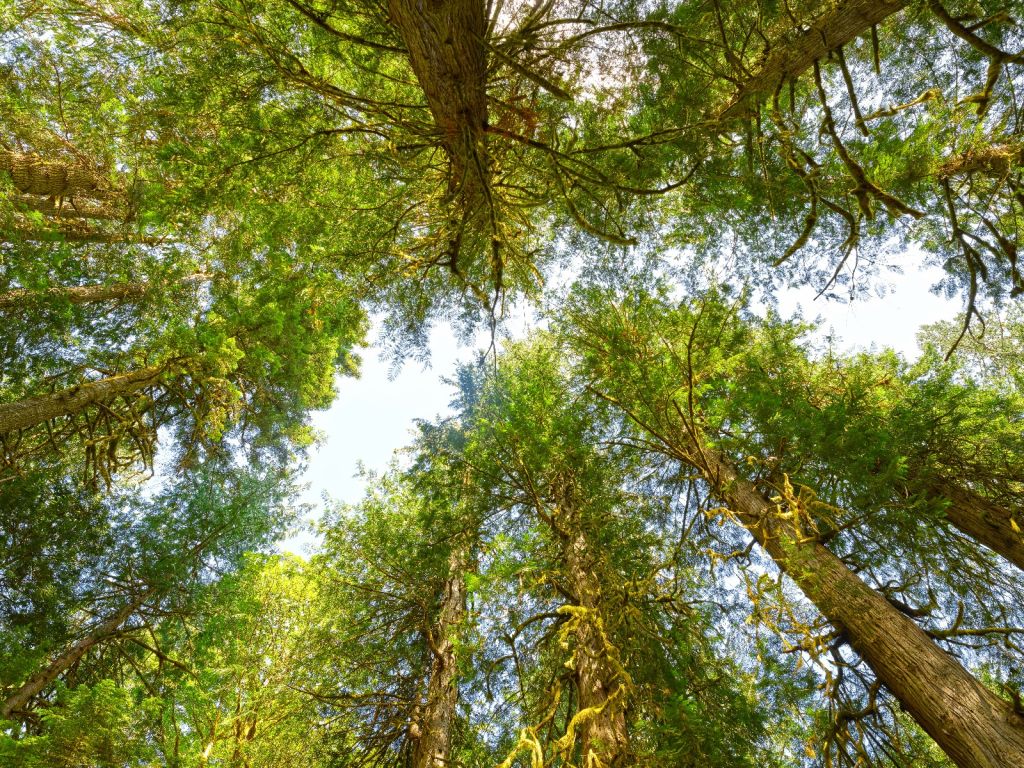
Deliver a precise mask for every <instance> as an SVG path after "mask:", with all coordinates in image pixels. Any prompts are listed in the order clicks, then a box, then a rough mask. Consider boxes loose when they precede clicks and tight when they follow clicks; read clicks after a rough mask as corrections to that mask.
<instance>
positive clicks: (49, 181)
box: [0, 150, 109, 199]
mask: <svg viewBox="0 0 1024 768" xmlns="http://www.w3.org/2000/svg"><path fill="white" fill-rule="evenodd" d="M0 171H6V172H7V173H8V174H9V175H10V177H11V179H12V180H13V182H14V188H15V189H17V190H18V191H19V192H22V193H23V194H26V195H43V196H45V197H53V198H65V197H72V196H73V195H76V194H78V193H83V194H85V195H87V196H88V197H93V198H98V199H102V198H104V197H106V196H107V194H108V192H109V190H108V184H107V183H106V180H105V179H104V178H103V177H102V176H100V175H99V174H97V173H96V172H95V171H94V170H93V169H91V168H88V167H85V166H83V165H74V164H72V163H63V162H52V161H46V160H43V159H41V158H39V157H36V156H35V155H23V154H21V153H19V152H8V151H6V150H0Z"/></svg>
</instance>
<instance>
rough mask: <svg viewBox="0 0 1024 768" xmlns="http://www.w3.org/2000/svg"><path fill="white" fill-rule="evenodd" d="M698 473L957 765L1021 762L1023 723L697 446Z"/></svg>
mask: <svg viewBox="0 0 1024 768" xmlns="http://www.w3.org/2000/svg"><path fill="white" fill-rule="evenodd" d="M694 454H695V455H700V456H702V459H701V460H700V462H694V463H695V464H696V463H701V464H704V465H705V466H702V467H698V468H699V469H700V470H701V471H702V472H703V473H704V475H705V477H706V478H707V479H708V481H709V482H710V483H711V484H712V486H713V487H714V489H715V491H716V493H717V495H718V496H719V497H720V498H721V499H722V500H723V501H725V502H726V503H727V504H728V505H729V507H730V509H732V510H733V511H734V512H735V513H736V515H737V516H738V517H739V520H740V522H741V523H742V524H743V525H744V527H746V528H747V530H749V531H750V532H751V533H752V534H753V536H754V538H755V539H757V541H758V542H759V543H760V544H761V546H762V547H764V549H765V550H766V551H767V552H768V554H769V555H771V557H772V559H773V560H774V561H775V562H776V563H777V564H778V566H779V568H780V569H781V570H782V571H783V572H784V573H785V574H787V575H788V576H789V577H790V578H791V579H793V581H794V582H796V584H797V586H799V587H800V589H801V590H802V591H803V592H804V594H805V595H806V596H807V597H808V599H809V600H810V601H811V602H812V603H814V605H815V606H816V607H817V608H818V610H819V611H821V613H822V614H823V615H824V616H825V617H826V618H827V619H828V620H829V621H831V622H832V623H833V624H835V625H836V626H837V627H839V628H841V629H843V630H844V631H845V632H846V634H847V636H848V638H849V640H850V644H851V645H852V646H853V647H854V648H855V649H856V650H857V652H858V653H860V654H861V655H862V656H863V657H864V659H865V661H867V663H868V664H869V665H870V666H871V668H872V669H873V670H874V672H875V674H876V675H877V676H878V679H879V680H880V681H881V682H882V684H883V685H885V687H886V688H888V689H889V691H890V692H891V693H892V694H893V695H894V696H895V697H896V698H897V699H898V700H899V701H900V703H901V704H902V706H903V707H904V709H906V711H907V712H909V713H910V715H911V716H912V717H913V718H914V719H915V720H916V721H917V722H918V724H919V725H920V726H921V727H922V728H923V729H924V730H925V731H926V732H927V733H928V734H929V735H930V736H931V737H932V738H933V739H934V740H935V742H936V743H937V744H938V745H939V746H940V747H941V748H942V750H943V751H944V752H945V753H946V754H947V755H949V757H950V758H951V759H952V760H953V761H954V762H955V763H956V764H957V765H958V766H960V768H1006V766H1010V765H1024V718H1022V717H1021V716H1020V715H1017V714H1016V713H1015V712H1014V710H1013V708H1012V706H1011V705H1010V704H1009V703H1007V702H1004V701H1003V700H1001V699H1000V698H998V697H997V696H995V695H994V694H993V693H991V692H990V691H989V690H988V689H986V688H985V687H984V686H983V685H981V683H979V682H978V681H977V680H976V679H975V678H974V677H973V676H972V675H971V674H970V673H968V672H967V670H965V669H964V668H963V667H962V666H961V665H960V663H959V662H957V661H956V660H955V659H954V658H953V657H952V656H950V655H949V654H947V653H945V652H944V651H943V650H942V649H941V648H939V647H938V646H937V645H936V644H935V643H934V642H933V641H932V639H931V638H929V637H928V635H926V634H925V633H924V631H923V630H922V629H921V628H920V627H918V626H917V625H916V624H915V623H914V622H913V621H911V620H910V619H909V618H907V617H906V616H905V615H904V614H902V613H901V612H900V611H898V610H897V609H896V608H894V607H893V606H892V605H891V604H890V603H889V602H888V601H887V600H886V599H885V598H884V597H882V596H881V595H880V594H879V593H878V592H876V591H875V590H873V589H872V588H871V587H869V586H868V585H866V584H865V583H864V582H863V581H861V579H860V578H859V577H858V576H857V575H856V574H855V573H853V571H851V570H850V569H849V568H848V567H847V566H846V565H845V564H844V563H843V562H842V561H841V560H840V559H839V558H837V557H836V556H835V555H833V554H832V553H831V552H829V551H828V550H827V549H826V548H825V547H824V546H822V544H821V543H820V542H819V541H817V540H816V538H814V537H813V536H806V535H805V534H804V532H803V531H802V530H801V526H800V524H799V521H798V519H797V518H798V513H794V511H793V510H787V511H786V512H782V511H781V510H780V508H779V507H778V506H776V505H775V504H773V503H772V502H770V501H768V500H767V499H766V498H765V497H764V496H763V495H762V494H761V493H760V492H759V491H758V490H757V488H756V487H755V486H754V485H753V484H752V483H750V482H748V481H746V480H744V479H743V478H742V477H740V475H739V474H738V473H737V472H736V470H735V468H734V467H733V466H732V465H731V464H730V463H729V462H728V461H726V460H725V459H724V458H723V457H721V456H720V455H717V454H716V453H715V452H714V451H712V450H710V449H708V448H705V449H704V450H703V452H699V451H694Z"/></svg>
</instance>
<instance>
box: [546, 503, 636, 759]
mask: <svg viewBox="0 0 1024 768" xmlns="http://www.w3.org/2000/svg"><path fill="white" fill-rule="evenodd" d="M563 511H564V512H566V511H567V512H569V514H568V515H563V516H562V522H563V525H564V526H565V527H566V528H568V530H569V538H568V540H567V541H566V542H565V550H564V556H565V566H566V570H567V572H568V573H567V576H568V581H569V586H570V588H571V589H572V591H573V592H574V593H575V595H576V599H577V600H578V605H579V607H581V608H582V609H583V610H584V612H585V613H584V615H583V616H582V617H581V618H582V620H581V621H580V622H579V623H578V625H577V626H576V630H575V639H576V656H575V661H576V681H577V685H578V688H579V709H578V711H581V712H582V711H583V710H588V709H593V710H599V711H598V713H597V714H596V715H594V716H593V717H590V718H588V719H585V720H583V722H582V723H581V725H580V728H579V731H578V734H579V740H580V756H581V757H580V765H583V766H589V765H593V764H595V763H594V762H593V761H594V759H595V758H596V760H597V761H599V762H598V763H597V764H598V765H604V766H609V768H613V767H614V766H617V765H621V764H622V761H623V760H624V758H625V756H626V754H627V752H628V750H629V730H628V728H627V726H626V713H625V707H624V704H625V702H624V701H623V700H622V693H621V692H619V693H618V695H617V697H616V699H615V700H614V701H609V698H610V697H611V696H612V695H613V693H615V691H616V689H617V687H618V686H620V685H622V684H623V681H621V680H619V681H616V677H617V672H616V670H615V669H614V667H613V665H612V664H611V659H610V658H609V655H608V654H609V648H608V646H607V636H605V637H602V634H604V629H605V628H606V627H607V622H606V621H605V619H606V615H605V614H606V611H605V610H604V607H603V605H602V599H601V584H600V581H599V579H598V578H597V575H596V574H595V573H594V570H593V566H594V562H593V556H592V555H591V554H590V548H589V547H588V544H587V538H586V536H585V534H584V533H583V532H582V531H581V530H580V528H579V525H578V524H577V523H578V520H574V519H572V518H573V517H575V515H574V514H573V512H572V511H571V509H565V508H564V507H563ZM566 517H568V518H569V519H568V520H566ZM591 755H593V757H591Z"/></svg>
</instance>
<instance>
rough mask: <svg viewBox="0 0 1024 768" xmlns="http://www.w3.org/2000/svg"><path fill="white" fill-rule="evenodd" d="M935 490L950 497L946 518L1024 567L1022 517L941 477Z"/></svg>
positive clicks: (964, 531) (969, 534)
mask: <svg viewBox="0 0 1024 768" xmlns="http://www.w3.org/2000/svg"><path fill="white" fill-rule="evenodd" d="M934 491H935V493H936V494H937V495H939V496H941V497H943V498H945V499H948V500H949V506H948V507H946V519H947V520H949V522H950V523H952V524H953V525H954V526H955V527H956V528H958V529H959V530H960V531H962V532H963V533H965V534H966V535H968V536H970V537H971V538H972V539H974V540H975V541H977V542H978V543H980V544H984V545H985V546H986V547H988V548H989V549H991V550H992V551H993V552H995V553H996V554H998V555H1002V556H1003V557H1005V558H1006V559H1007V560H1009V561H1010V562H1011V563H1013V564H1014V565H1015V566H1017V567H1018V568H1020V569H1021V570H1022V571H1024V533H1022V531H1024V520H1022V521H1021V523H1016V521H1015V520H1014V519H1013V515H1012V514H1011V513H1010V510H1008V509H1006V508H1004V507H1002V506H1000V505H998V504H994V503H992V502H991V501H989V500H988V499H986V498H983V497H982V496H979V495H978V494H976V493H973V492H972V491H969V490H966V489H964V488H961V487H959V486H958V485H956V484H955V483H951V482H948V481H945V480H943V481H940V482H939V483H937V484H936V486H935V487H934ZM1015 523H1016V525H1017V530H1014V529H1013V526H1014V524H1015Z"/></svg>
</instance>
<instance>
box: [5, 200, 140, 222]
mask: <svg viewBox="0 0 1024 768" xmlns="http://www.w3.org/2000/svg"><path fill="white" fill-rule="evenodd" d="M15 202H16V205H17V206H18V207H19V208H21V209H25V210H30V211H38V212H39V213H42V214H44V215H46V216H52V217H57V218H61V219H98V220H103V221H127V220H128V219H129V218H130V217H129V215H128V214H127V213H126V212H125V211H120V210H117V209H115V208H109V207H107V206H104V205H95V204H92V203H86V202H84V201H76V200H69V201H64V202H63V203H60V204H58V203H57V201H56V200H52V199H50V198H48V197H32V196H31V195H22V196H21V197H19V198H18V199H17V200H16V201H15Z"/></svg>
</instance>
